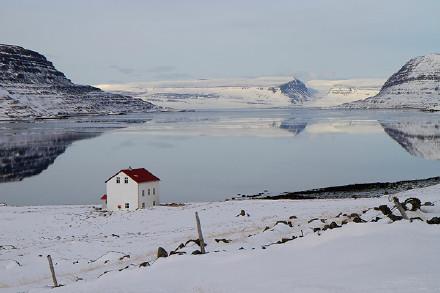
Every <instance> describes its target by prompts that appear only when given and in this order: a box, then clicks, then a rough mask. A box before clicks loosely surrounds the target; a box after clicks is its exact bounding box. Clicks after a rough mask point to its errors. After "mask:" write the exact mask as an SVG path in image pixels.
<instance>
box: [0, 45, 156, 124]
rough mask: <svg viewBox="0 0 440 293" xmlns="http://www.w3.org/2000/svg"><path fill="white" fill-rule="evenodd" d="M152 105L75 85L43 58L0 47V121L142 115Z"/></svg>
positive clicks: (35, 53) (90, 87) (89, 87)
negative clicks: (133, 113)
mask: <svg viewBox="0 0 440 293" xmlns="http://www.w3.org/2000/svg"><path fill="white" fill-rule="evenodd" d="M154 109H157V107H155V106H154V105H152V104H151V103H148V102H145V101H142V100H140V99H134V98H132V97H128V96H122V95H116V94H111V93H106V92H103V91H102V90H101V89H98V88H96V87H93V86H87V85H77V84H74V83H72V82H71V81H70V80H69V79H67V78H66V76H65V75H64V74H63V73H62V72H60V71H58V70H57V69H55V67H54V66H53V64H52V62H50V61H48V60H47V59H46V57H44V56H43V55H42V54H40V53H38V52H35V51H31V50H27V49H24V48H22V47H19V46H13V45H0V119H22V118H56V117H62V116H71V115H81V114H82V115H85V114H110V113H126V112H145V111H151V110H154Z"/></svg>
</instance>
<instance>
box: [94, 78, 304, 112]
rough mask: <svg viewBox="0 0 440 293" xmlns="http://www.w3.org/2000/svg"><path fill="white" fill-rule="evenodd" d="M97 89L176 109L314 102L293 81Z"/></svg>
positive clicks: (241, 80) (167, 83) (171, 83)
mask: <svg viewBox="0 0 440 293" xmlns="http://www.w3.org/2000/svg"><path fill="white" fill-rule="evenodd" d="M97 87H99V88H101V89H102V90H105V91H109V92H113V93H118V94H123V95H132V96H134V97H138V98H142V99H144V100H146V101H149V102H151V103H154V104H156V105H159V106H164V107H171V108H175V109H219V108H268V107H289V106H292V105H295V104H302V103H304V102H306V101H309V100H312V99H313V97H312V95H311V94H310V92H309V91H308V89H307V88H306V86H305V85H304V84H303V83H302V82H301V81H299V80H297V79H295V78H293V80H292V77H262V78H254V79H251V78H234V79H208V80H189V81H160V82H138V83H129V84H103V85H97Z"/></svg>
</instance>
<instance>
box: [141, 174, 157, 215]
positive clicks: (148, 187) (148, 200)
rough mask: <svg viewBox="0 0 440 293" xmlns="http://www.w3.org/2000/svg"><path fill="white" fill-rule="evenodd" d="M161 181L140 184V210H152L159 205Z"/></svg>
mask: <svg viewBox="0 0 440 293" xmlns="http://www.w3.org/2000/svg"><path fill="white" fill-rule="evenodd" d="M159 182H160V181H149V182H142V183H139V187H138V194H139V208H140V209H141V208H150V207H152V206H155V205H159V202H160V191H159Z"/></svg>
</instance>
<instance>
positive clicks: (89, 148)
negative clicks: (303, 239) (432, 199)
mask: <svg viewBox="0 0 440 293" xmlns="http://www.w3.org/2000/svg"><path fill="white" fill-rule="evenodd" d="M439 159H440V114H437V113H422V112H417V111H372V110H362V111H354V110H345V111H342V110H310V109H294V110H236V111H200V112H182V113H155V114H148V115H144V116H139V115H131V116H112V117H92V118H91V117H82V118H75V119H65V120H44V121H36V122H32V123H30V122H28V123H23V122H16V123H12V122H0V172H1V173H0V182H2V183H0V202H4V203H7V204H11V205H50V204H89V203H99V198H100V196H102V194H104V193H105V183H104V181H105V180H106V179H108V178H109V177H110V176H112V175H113V174H114V173H115V172H116V171H118V170H120V169H123V168H127V167H128V166H132V167H136V168H137V167H145V168H146V169H148V170H149V171H151V172H152V173H154V174H155V175H156V176H158V177H159V178H161V180H162V182H161V201H162V202H185V201H212V200H222V199H225V198H230V197H232V196H235V195H237V194H238V193H239V194H256V193H259V192H263V191H264V190H268V191H269V193H271V194H278V193H282V192H285V191H299V190H304V189H310V188H318V187H325V186H333V185H343V184H351V183H366V182H378V181H398V180H409V179H418V178H426V177H433V176H439V175H440V172H439V171H440V161H439Z"/></svg>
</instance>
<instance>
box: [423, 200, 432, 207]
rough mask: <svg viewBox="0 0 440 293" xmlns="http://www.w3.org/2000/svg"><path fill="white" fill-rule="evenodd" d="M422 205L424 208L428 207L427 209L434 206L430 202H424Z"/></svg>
mask: <svg viewBox="0 0 440 293" xmlns="http://www.w3.org/2000/svg"><path fill="white" fill-rule="evenodd" d="M423 205H424V206H428V207H432V206H434V204H433V203H432V202H430V201H427V202H425V203H424V204H423Z"/></svg>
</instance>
